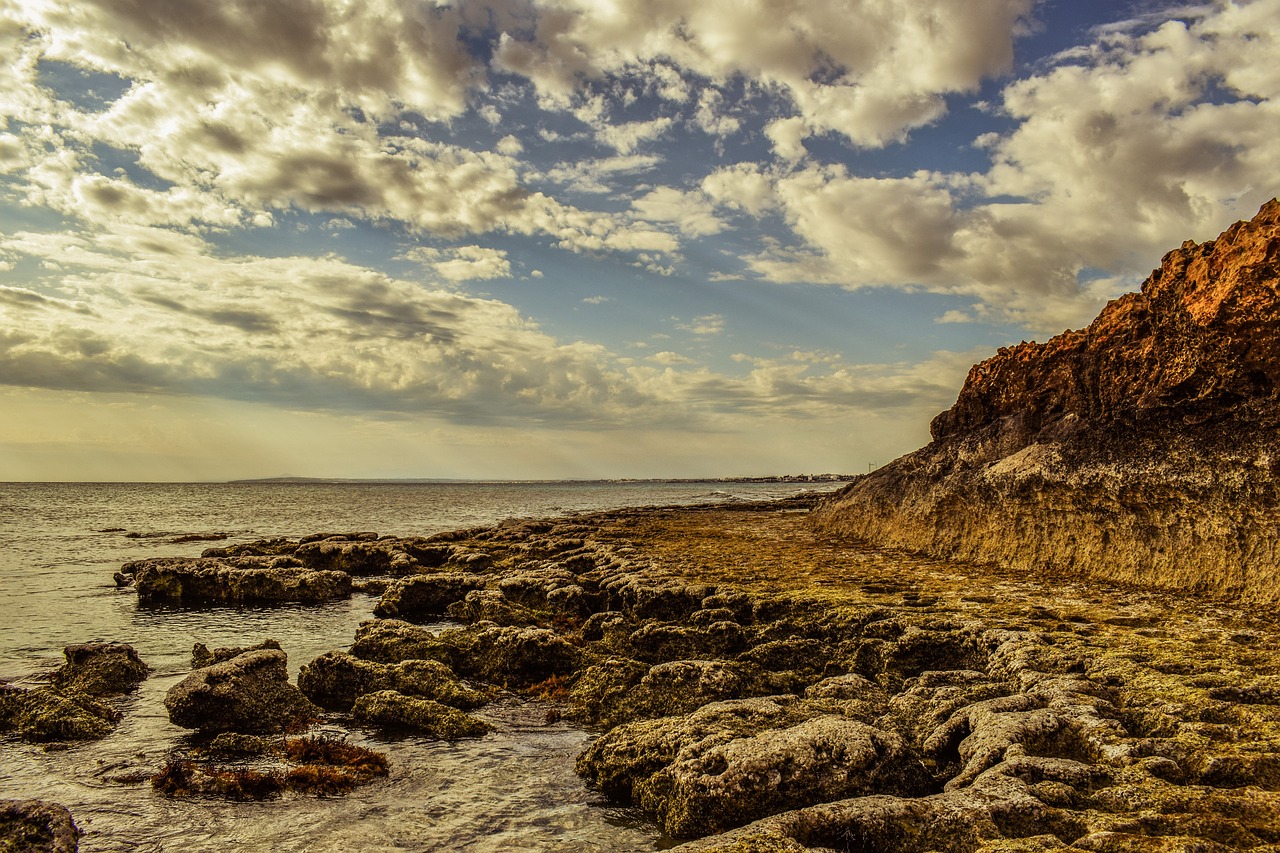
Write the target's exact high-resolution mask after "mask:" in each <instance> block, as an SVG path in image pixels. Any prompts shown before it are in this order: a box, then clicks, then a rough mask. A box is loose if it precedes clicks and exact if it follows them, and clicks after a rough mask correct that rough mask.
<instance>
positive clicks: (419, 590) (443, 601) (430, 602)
mask: <svg viewBox="0 0 1280 853" xmlns="http://www.w3.org/2000/svg"><path fill="white" fill-rule="evenodd" d="M483 588H484V581H483V580H481V579H479V578H477V577H475V576H474V575H468V574H464V573H462V572H443V573H440V574H431V575H414V576H413V577H407V578H401V579H400V580H397V581H396V582H394V583H392V584H391V585H390V586H388V587H387V591H386V592H384V593H383V594H382V598H380V599H379V600H378V604H377V605H376V606H375V607H374V608H373V615H374V616H378V617H381V618H389V619H404V620H406V621H414V620H422V619H426V618H431V617H439V616H443V615H445V610H446V609H447V608H448V606H449V605H450V604H453V603H454V602H456V601H460V600H462V599H463V598H465V597H466V595H467V593H469V592H471V591H472V590H475V589H483Z"/></svg>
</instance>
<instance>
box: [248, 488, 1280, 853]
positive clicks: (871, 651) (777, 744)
mask: <svg viewBox="0 0 1280 853" xmlns="http://www.w3.org/2000/svg"><path fill="white" fill-rule="evenodd" d="M804 509H805V508H804V506H803V505H800V504H797V503H794V502H793V503H789V504H777V505H759V506H750V507H714V508H680V509H662V508H649V509H636V510H621V511H613V512H607V513H601V514H596V515H590V516H581V517H571V518H567V519H561V520H550V521H511V522H506V523H503V524H500V525H497V526H494V527H489V528H481V529H473V530H468V531H460V532H455V533H450V534H445V535H441V536H436V537H428V538H426V539H418V538H414V539H395V538H377V537H371V536H370V535H368V534H361V537H360V538H358V539H356V538H351V539H347V538H343V537H342V536H341V535H339V536H337V537H327V538H326V539H324V540H313V542H311V543H302V542H300V543H289V542H280V541H274V542H272V543H266V544H263V545H261V546H254V545H245V546H237V547H238V548H239V549H240V552H241V554H245V555H252V554H253V553H254V550H255V548H258V549H259V550H263V551H265V550H266V549H268V548H270V549H271V550H272V553H273V555H274V556H277V557H279V556H286V557H287V556H293V554H294V553H296V552H297V551H299V550H303V551H304V554H305V553H308V552H312V553H327V554H331V555H332V554H344V553H348V552H347V551H344V549H345V548H346V546H347V545H352V544H359V546H360V548H359V552H360V555H361V556H360V558H359V560H358V562H359V564H360V566H361V567H362V568H360V569H359V571H361V572H362V573H363V574H365V575H367V576H369V577H371V578H372V579H375V580H376V579H379V578H382V579H385V580H386V581H387V585H386V587H385V588H386V593H385V594H384V596H385V598H386V601H387V603H388V605H389V604H390V603H392V602H394V603H395V607H394V608H392V607H390V606H386V607H383V608H381V612H385V613H388V614H391V613H395V614H397V615H398V616H399V617H401V618H377V619H374V620H371V621H369V622H366V623H364V624H363V625H362V626H361V627H360V629H359V630H358V632H357V634H356V636H355V637H354V642H353V644H352V646H351V647H350V649H349V650H346V651H339V650H335V651H334V652H330V653H328V654H326V655H323V656H321V657H320V658H317V659H316V660H314V661H312V662H310V663H309V664H307V665H306V666H305V667H304V669H303V671H302V673H301V675H300V677H299V686H300V688H301V689H302V691H303V692H304V693H305V694H306V695H307V696H308V698H309V699H310V700H311V701H312V702H314V703H315V704H317V705H319V706H320V707H321V708H327V709H334V710H336V711H338V712H339V713H342V712H346V711H349V710H352V709H354V710H355V711H356V712H357V713H356V716H355V717H354V718H353V720H354V722H355V723H356V724H361V723H362V722H363V723H366V724H369V725H377V726H384V725H392V726H399V727H408V728H410V729H414V728H416V729H418V730H420V731H425V732H427V733H428V735H429V736H430V733H431V732H433V731H434V732H435V736H439V737H445V738H450V737H463V736H483V726H472V725H471V724H470V723H467V722H466V721H467V720H468V719H470V718H467V717H466V716H465V714H464V711H465V710H466V709H470V708H475V707H477V706H479V705H483V703H485V702H486V701H489V700H490V699H491V698H493V697H495V696H497V695H499V694H500V693H502V692H503V691H516V692H519V693H524V694H526V695H529V696H531V697H538V698H540V699H543V700H550V701H551V702H553V703H554V706H553V709H554V710H553V716H560V715H563V716H565V717H568V718H571V719H576V720H578V721H579V722H580V723H581V724H583V725H586V726H588V727H594V728H596V729H598V730H599V731H600V735H599V737H598V738H596V739H595V740H594V742H593V743H592V744H591V745H590V746H589V747H588V748H587V750H586V751H585V752H584V753H583V754H582V755H581V756H580V758H579V761H578V771H579V773H580V774H581V775H582V776H583V777H584V779H586V780H587V781H588V782H589V783H590V784H592V785H594V786H596V787H598V788H599V789H600V790H601V791H602V792H603V793H604V794H605V795H606V796H608V797H609V798H610V799H612V800H614V801H616V802H618V803H620V804H628V805H633V806H636V807H639V808H640V809H642V810H644V811H645V812H647V813H648V814H650V815H652V816H653V817H654V818H655V819H656V820H657V821H658V822H659V823H660V824H661V825H662V826H663V827H664V828H665V829H666V830H667V831H668V832H669V833H670V834H672V835H673V836H676V837H677V838H681V839H686V840H687V842H686V844H685V845H684V846H683V847H681V848H680V849H687V850H690V851H695V850H696V851H713V850H714V851H722V853H728V851H773V850H778V851H782V850H787V851H802V850H821V851H827V850H872V851H881V850H884V851H888V850H895V851H920V853H924V851H940V853H973V851H984V852H985V851H992V852H993V851H1015V850H1017V851H1037V850H1060V849H1065V848H1072V849H1080V850H1095V851H1126V853H1127V851H1172V850H1184V851H1190V850H1204V851H1213V850H1230V849H1240V850H1244V849H1248V850H1257V851H1270V850H1280V846H1278V845H1280V636H1277V634H1276V632H1275V630H1274V627H1275V626H1274V623H1273V622H1272V620H1271V617H1270V615H1269V614H1268V613H1266V612H1261V611H1251V610H1249V609H1246V608H1241V607H1233V606H1228V605H1226V604H1222V603H1217V602H1212V601H1207V600H1197V599H1193V598H1187V597H1183V596H1171V595H1166V594H1162V593H1158V592H1150V591H1146V592H1144V591H1135V590H1131V589H1124V588H1120V587H1109V586H1106V585H1103V584H1100V583H1096V582H1090V583H1085V582H1083V581H1069V582H1065V583H1064V582H1062V581H1061V580H1060V579H1054V578H1052V577H1048V576H1045V577H1042V578H1037V577H1034V576H1029V575H1027V574H1026V573H1017V572H1013V571H1008V570H1001V569H998V568H993V567H990V566H979V565H969V564H964V563H956V562H943V561H938V560H932V559H927V558H924V557H919V556H913V555H910V554H906V553H902V552H896V551H891V550H877V549H871V548H866V547H852V546H850V545H848V544H846V543H842V542H839V541H836V540H832V539H828V538H824V536H823V535H822V534H821V533H819V532H817V531H815V529H814V528H813V526H812V525H811V524H810V521H809V518H808V515H807V513H806V512H805V511H804ZM308 545H309V546H311V547H308V548H306V549H305V550H304V546H308ZM291 549H292V550H291ZM294 558H295V559H298V560H299V561H301V560H302V559H303V557H294ZM342 559H351V558H350V557H342ZM370 565H377V566H382V567H384V568H385V571H384V572H383V573H382V574H381V575H379V574H378V573H377V572H373V571H370V570H369V569H368V568H367V567H368V566H370ZM393 566H394V569H393V568H392V567H393ZM331 570H335V571H337V570H336V569H331ZM460 576H461V578H464V579H465V582H463V581H461V580H460ZM373 588H377V586H375V587H373ZM410 589H414V590H429V593H428V592H424V594H423V595H422V596H420V597H419V596H418V595H417V593H414V594H412V595H406V594H405V591H406V590H410ZM450 599H451V600H450ZM410 600H412V601H414V602H417V603H415V604H412V605H408V606H406V604H405V602H407V601H410ZM423 601H429V602H430V603H429V604H421V602H423ZM441 613H443V614H445V615H446V616H447V617H448V618H449V619H451V620H453V621H454V622H455V623H457V624H455V625H453V626H451V627H443V628H442V627H441V626H440V624H439V619H440V618H441V617H440V614H441ZM406 616H407V617H409V618H404V617H406ZM411 620H417V621H411ZM257 654H269V652H265V651H263V652H257Z"/></svg>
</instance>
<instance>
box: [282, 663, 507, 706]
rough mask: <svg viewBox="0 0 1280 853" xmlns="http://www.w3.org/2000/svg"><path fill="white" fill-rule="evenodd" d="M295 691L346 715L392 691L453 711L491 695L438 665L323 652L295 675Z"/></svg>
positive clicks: (485, 700)
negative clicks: (364, 699) (365, 699)
mask: <svg viewBox="0 0 1280 853" xmlns="http://www.w3.org/2000/svg"><path fill="white" fill-rule="evenodd" d="M298 688H299V689H300V690H301V691H302V692H303V693H304V694H306V696H307V698H308V699H310V700H311V701H313V702H315V703H316V704H317V705H319V706H320V707H322V708H326V709H328V710H331V711H349V710H351V707H352V706H353V705H354V704H355V703H356V701H357V700H358V699H359V698H360V697H361V696H363V695H365V694H366V693H374V692H377V691H380V690H396V691H398V692H400V693H402V694H405V695H408V696H416V697H420V698H425V699H432V700H435V701H436V702H439V703H441V704H444V705H450V706H452V707H454V708H478V707H479V706H481V705H483V704H484V703H485V702H487V701H489V699H491V698H492V693H490V692H488V691H484V690H477V689H475V688H472V687H469V686H467V685H466V684H464V683H463V682H462V681H461V680H459V678H458V676H457V675H455V674H454V673H453V670H451V669H449V667H447V666H445V665H444V664H442V663H440V662H439V661H434V660H406V661H402V662H400V663H396V664H386V663H378V662H376V661H367V660H361V659H360V658H357V657H355V656H354V655H349V654H345V653H343V652H326V653H325V654H323V655H321V656H320V657H318V658H316V659H315V660H313V661H311V663H309V664H306V665H304V666H303V667H302V670H301V671H300V672H299V673H298Z"/></svg>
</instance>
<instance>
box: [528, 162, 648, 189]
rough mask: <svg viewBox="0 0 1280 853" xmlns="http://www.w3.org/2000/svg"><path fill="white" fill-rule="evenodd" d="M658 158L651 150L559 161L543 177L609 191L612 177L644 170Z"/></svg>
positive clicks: (576, 185) (574, 185) (572, 184)
mask: <svg viewBox="0 0 1280 853" xmlns="http://www.w3.org/2000/svg"><path fill="white" fill-rule="evenodd" d="M660 162H662V161H661V158H659V157H658V156H656V155H653V154H627V155H620V156H617V157H605V158H601V159H599V160H583V161H581V162H577V163H560V164H558V165H557V166H556V167H555V168H553V169H550V170H548V171H547V173H546V175H545V177H546V178H547V179H548V180H551V181H555V182H556V183H559V184H564V185H565V186H567V187H569V188H570V189H572V190H575V191H576V192H581V193H612V192H614V187H613V186H612V184H611V182H612V181H615V180H618V179H619V178H628V179H629V176H632V175H637V174H639V173H641V172H648V171H650V170H652V169H653V168H654V167H656V166H657V165H658V164H659V163H660Z"/></svg>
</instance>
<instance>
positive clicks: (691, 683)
mask: <svg viewBox="0 0 1280 853" xmlns="http://www.w3.org/2000/svg"><path fill="white" fill-rule="evenodd" d="M766 685H767V681H766V680H765V679H764V677H763V673H762V672H761V671H760V669H759V668H758V667H755V666H754V665H752V664H745V663H739V662H736V661H723V660H677V661H668V662H666V663H660V664H655V665H654V666H652V667H650V668H649V671H648V672H647V673H645V675H644V677H643V678H642V679H640V683H639V684H637V685H636V687H635V689H634V690H632V691H631V692H630V693H629V694H628V695H627V696H626V698H625V699H624V700H623V702H622V703H621V705H620V706H619V707H618V708H617V709H616V710H615V711H614V712H613V714H612V716H613V717H615V718H618V719H639V718H642V717H656V716H665V715H668V714H685V713H688V712H689V711H692V710H694V709H696V708H699V707H701V706H703V705H705V704H707V703H708V702H719V701H721V700H724V699H737V698H742V697H745V696H750V695H752V694H757V693H760V692H761V691H762V690H763V689H764V688H765V686H766Z"/></svg>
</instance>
